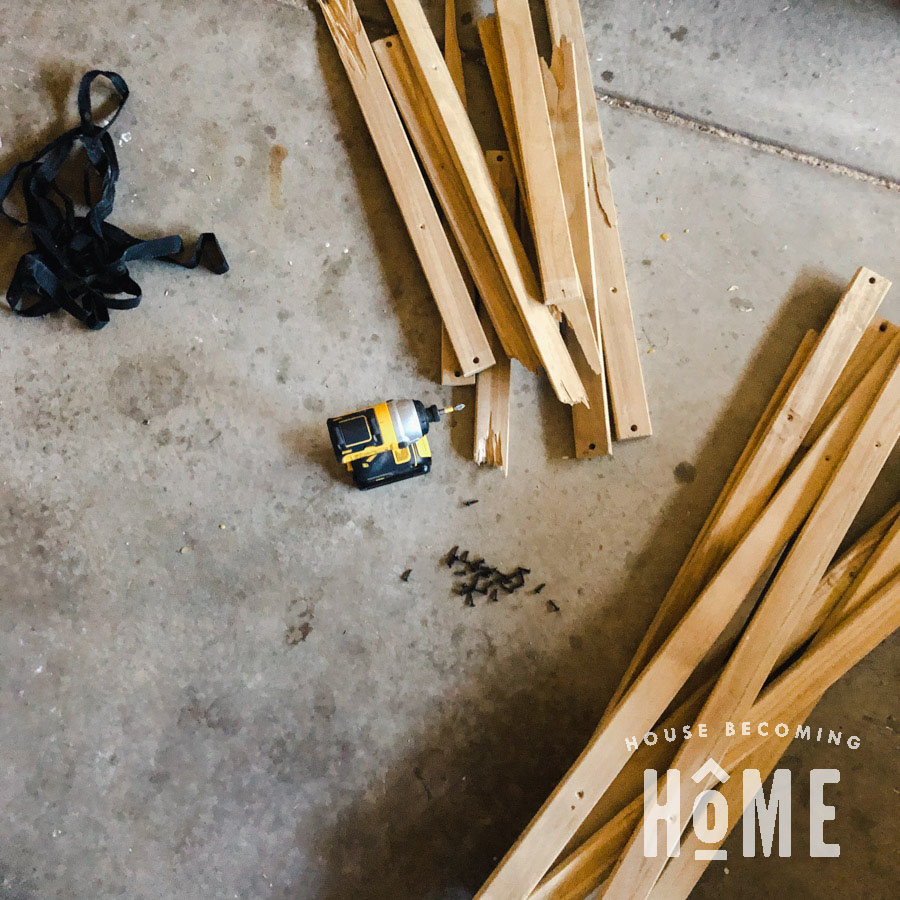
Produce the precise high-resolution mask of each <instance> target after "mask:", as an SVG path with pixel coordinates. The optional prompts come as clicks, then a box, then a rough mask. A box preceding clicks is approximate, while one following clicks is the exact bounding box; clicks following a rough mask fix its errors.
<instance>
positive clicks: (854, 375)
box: [800, 319, 900, 448]
mask: <svg viewBox="0 0 900 900" xmlns="http://www.w3.org/2000/svg"><path fill="white" fill-rule="evenodd" d="M898 331H900V328H898V327H897V326H896V325H894V324H893V323H892V322H888V321H887V320H886V319H874V320H873V321H872V322H871V323H870V324H869V327H868V328H866V330H865V331H864V332H863V335H862V337H861V338H860V339H859V343H858V344H857V345H856V349H855V350H854V351H853V354H852V355H851V356H850V359H848V360H847V365H846V366H844V368H843V371H842V372H841V375H840V377H839V378H838V380H837V383H836V384H835V386H834V387H833V388H832V390H831V393H830V394H829V395H828V398H827V399H826V400H825V402H824V403H823V404H822V408H821V410H819V415H818V416H816V419H815V421H814V422H813V423H812V425H811V426H810V428H809V431H808V432H807V433H806V437H804V438H803V441H802V443H801V444H800V446H801V447H802V448H805V447H809V446H811V445H812V444H813V443H814V442H815V440H816V438H817V437H818V436H819V435H820V434H821V433H822V430H823V429H824V428H825V426H826V425H827V424H828V423H829V422H830V421H831V419H832V417H833V416H834V414H835V412H836V411H837V409H838V408H839V407H840V405H841V404H842V403H843V402H844V400H846V399H847V397H849V396H850V394H851V392H852V391H853V389H854V388H855V387H856V385H858V384H859V382H860V381H862V379H863V376H864V375H865V374H866V372H868V371H869V369H870V368H871V367H872V364H873V363H874V362H875V360H876V359H878V357H879V356H880V354H881V353H882V351H883V350H884V348H885V347H887V346H888V344H890V342H891V341H892V340H893V339H894V337H895V336H896V334H897V332H898Z"/></svg>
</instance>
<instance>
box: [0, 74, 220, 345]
mask: <svg viewBox="0 0 900 900" xmlns="http://www.w3.org/2000/svg"><path fill="white" fill-rule="evenodd" d="M101 77H102V78H105V79H106V80H107V81H109V82H110V84H111V85H112V86H113V89H114V90H115V92H116V99H117V104H116V109H115V112H114V113H113V115H112V117H111V118H110V119H109V120H108V121H107V122H106V123H105V124H103V125H98V124H97V123H96V122H95V121H94V116H93V111H92V104H91V87H92V86H93V83H94V81H95V80H96V79H97V78H101ZM127 99H128V85H127V84H126V83H125V79H124V78H122V76H121V75H118V74H117V73H115V72H105V71H101V70H99V69H94V70H92V71H90V72H88V73H87V74H85V76H84V77H83V78H82V79H81V84H80V86H79V88H78V116H79V119H80V124H79V125H78V126H77V127H75V128H73V129H71V130H70V131H67V132H65V134H61V135H60V136H59V137H58V138H55V139H54V140H52V141H51V142H50V143H49V144H47V146H46V147H44V148H43V149H42V150H39V151H38V152H37V153H36V154H35V155H34V156H33V157H32V158H31V159H29V160H28V161H27V162H21V163H17V164H16V165H14V166H13V167H12V168H11V169H10V170H9V171H8V172H6V173H5V174H4V175H2V176H0V213H2V215H3V216H4V217H5V218H6V220H7V221H8V222H10V223H11V224H12V225H16V226H20V227H24V228H28V230H29V231H30V232H31V236H32V238H33V240H34V244H35V248H34V250H32V251H30V252H29V253H26V254H25V255H24V256H23V257H22V258H21V259H20V260H19V263H18V265H17V266H16V270H15V272H14V273H13V277H12V281H11V282H10V285H9V288H8V289H7V292H6V299H7V302H8V303H9V305H10V308H11V309H12V310H13V312H15V313H17V314H18V315H20V316H44V315H46V314H47V313H49V312H53V311H55V310H58V309H63V310H65V311H66V312H67V313H70V314H71V315H73V316H74V317H75V318H76V319H78V320H79V321H81V322H84V324H85V325H87V326H88V327H89V328H94V329H97V328H102V327H103V326H104V325H106V323H107V322H109V310H111V309H134V307H136V306H137V305H138V304H139V303H140V302H141V288H140V285H138V284H137V282H135V281H134V280H133V279H132V278H131V276H130V275H129V274H128V269H127V267H126V265H125V263H126V262H131V261H138V260H146V259H158V260H162V261H164V262H168V263H172V264H174V265H176V266H182V267H183V268H186V269H193V268H196V267H197V266H200V265H202V266H203V267H204V268H206V269H209V271H211V272H213V273H215V274H216V275H221V274H223V273H225V272H227V271H228V262H227V261H226V259H225V255H224V253H223V252H222V248H221V246H220V245H219V242H218V240H217V239H216V236H215V235H214V234H213V233H212V232H206V233H204V234H201V235H200V237H199V238H198V239H197V241H196V243H195V244H194V245H193V247H192V248H191V249H189V250H187V251H186V250H185V249H184V242H183V241H182V239H181V237H180V236H179V235H177V234H176V235H170V236H169V237H164V238H156V239H154V240H147V241H142V240H139V239H138V238H135V237H133V236H132V235H130V234H128V233H127V232H126V231H123V230H122V229H121V228H117V227H116V226H115V225H111V224H110V223H109V222H107V221H106V219H107V217H108V216H109V214H110V213H111V212H112V208H113V203H114V202H115V198H116V182H117V181H118V179H119V161H118V158H117V157H116V150H115V146H114V144H113V139H112V137H110V135H109V127H110V126H111V125H112V124H113V122H115V120H116V119H117V118H118V116H119V113H121V112H122V108H123V107H124V106H125V101H126V100H127ZM76 143H80V144H81V146H82V148H83V150H84V172H83V179H82V180H83V195H82V197H81V201H80V203H81V206H82V207H84V208H85V209H86V213H85V214H84V215H76V203H75V201H74V200H73V199H72V198H71V197H70V196H69V195H68V194H66V193H65V191H63V190H62V189H61V188H60V187H59V185H58V184H57V182H56V178H57V176H58V175H59V173H60V170H61V169H62V167H63V165H64V164H65V162H66V160H67V159H68V158H69V155H70V154H71V153H72V151H73V150H74V148H75V144H76ZM98 180H99V182H100V190H99V195H98V196H97V197H96V199H94V197H93V194H94V190H93V188H92V182H93V183H96V182H97V181H98ZM17 183H18V184H20V185H21V193H22V197H23V199H24V203H25V213H26V218H25V221H21V220H19V219H17V218H16V217H15V216H13V215H12V214H11V213H9V212H8V211H7V209H6V200H7V198H8V197H9V195H10V193H11V192H12V190H13V188H14V187H15V186H16V184H17Z"/></svg>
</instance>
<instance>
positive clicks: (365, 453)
mask: <svg viewBox="0 0 900 900" xmlns="http://www.w3.org/2000/svg"><path fill="white" fill-rule="evenodd" d="M464 407H465V404H464V403H460V404H458V405H457V406H447V407H445V408H443V409H439V408H438V407H437V406H428V407H426V406H425V404H424V403H421V402H420V401H419V400H388V401H387V403H379V404H378V405H377V406H370V407H368V408H366V409H360V410H357V411H356V412H352V413H347V414H346V415H343V416H337V417H336V418H334V419H329V420H328V434H329V435H330V436H331V446H332V447H334V455H335V456H336V457H337V461H338V462H342V463H344V465H346V466H347V469H348V470H349V471H350V472H352V473H353V481H354V482H355V484H356V486H357V487H358V488H360V489H361V490H364V491H366V490H369V488H373V487H378V486H379V485H382V484H392V483H393V482H395V481H403V480H404V479H405V478H415V477H416V475H426V474H427V473H428V472H430V471H431V448H430V447H429V446H428V438H426V437H425V435H426V434H428V428H429V425H430V424H431V423H432V422H439V421H440V419H441V416H444V415H447V414H448V413H451V412H457V411H458V410H460V409H463V408H464Z"/></svg>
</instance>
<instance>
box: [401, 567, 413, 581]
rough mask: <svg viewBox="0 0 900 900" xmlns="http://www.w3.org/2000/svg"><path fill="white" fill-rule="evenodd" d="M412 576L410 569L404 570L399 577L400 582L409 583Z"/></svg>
mask: <svg viewBox="0 0 900 900" xmlns="http://www.w3.org/2000/svg"><path fill="white" fill-rule="evenodd" d="M410 575H412V569H404V570H403V574H402V575H401V576H400V580H401V581H409V576H410Z"/></svg>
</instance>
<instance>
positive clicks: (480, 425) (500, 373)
mask: <svg viewBox="0 0 900 900" xmlns="http://www.w3.org/2000/svg"><path fill="white" fill-rule="evenodd" d="M484 158H485V160H486V161H487V166H488V171H489V172H490V173H491V177H492V178H493V179H494V183H495V184H496V185H497V189H498V190H499V191H500V196H501V197H502V198H503V202H504V203H505V204H506V208H507V210H508V212H509V214H510V216H515V214H516V194H517V187H516V173H515V172H514V171H513V167H512V162H511V160H510V155H509V153H507V152H506V151H505V150H487V151H485V154H484ZM482 325H483V326H484V333H485V334H486V335H487V336H488V340H489V341H490V340H491V339H492V338H493V343H492V345H491V346H493V348H494V358H495V359H496V360H497V361H496V362H495V363H494V365H492V366H491V367H490V369H488V370H487V371H485V372H479V373H478V375H477V376H476V378H475V440H474V446H473V454H472V455H473V458H474V460H475V462H476V463H478V465H488V466H495V467H498V468H501V469H503V474H504V475H507V474H508V473H509V389H510V378H511V376H512V367H511V365H510V360H509V357H508V356H506V354H505V353H504V352H503V348H502V347H501V346H500V345H499V341H497V338H496V334H495V333H494V329H493V328H492V327H491V323H490V321H489V320H487V318H486V317H483V318H482ZM578 406H579V408H581V404H578Z"/></svg>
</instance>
